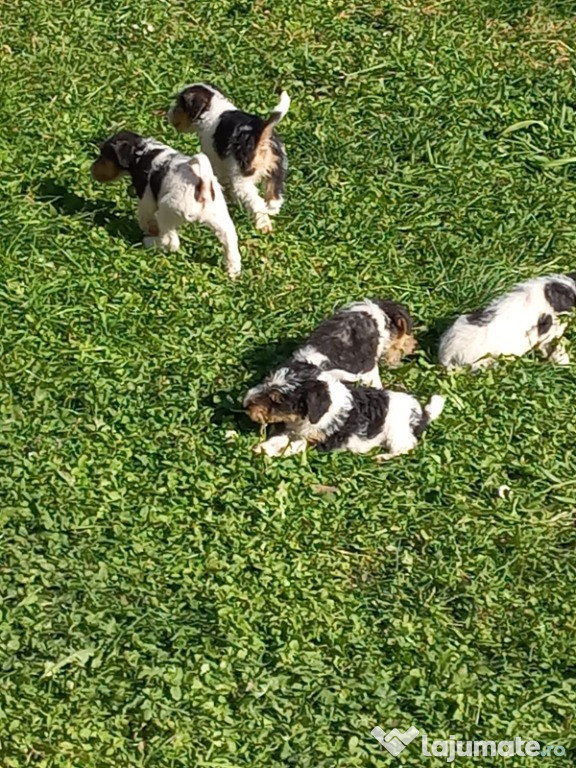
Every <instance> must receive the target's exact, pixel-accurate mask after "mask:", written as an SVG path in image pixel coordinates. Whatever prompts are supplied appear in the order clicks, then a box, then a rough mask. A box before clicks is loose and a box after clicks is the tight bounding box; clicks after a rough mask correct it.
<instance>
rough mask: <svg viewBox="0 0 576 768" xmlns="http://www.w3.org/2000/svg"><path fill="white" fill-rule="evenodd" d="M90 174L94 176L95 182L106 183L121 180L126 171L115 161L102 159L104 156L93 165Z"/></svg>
mask: <svg viewBox="0 0 576 768" xmlns="http://www.w3.org/2000/svg"><path fill="white" fill-rule="evenodd" d="M90 173H91V174H92V178H93V179H95V181H101V182H104V183H106V182H109V181H116V180H117V179H119V178H120V177H121V176H122V175H123V174H124V170H123V169H122V168H120V167H119V166H118V165H117V164H116V163H115V162H114V161H113V160H111V159H109V158H106V157H102V155H100V157H98V158H97V159H96V160H95V161H94V162H93V163H92V167H91V168H90Z"/></svg>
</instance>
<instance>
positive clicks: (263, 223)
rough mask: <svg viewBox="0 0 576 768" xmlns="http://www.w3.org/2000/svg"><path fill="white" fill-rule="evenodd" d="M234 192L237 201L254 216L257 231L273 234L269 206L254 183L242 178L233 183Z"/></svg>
mask: <svg viewBox="0 0 576 768" xmlns="http://www.w3.org/2000/svg"><path fill="white" fill-rule="evenodd" d="M232 190H233V192H234V196H235V197H236V199H237V200H238V201H239V202H240V203H241V204H242V205H243V206H244V207H245V208H246V209H247V210H248V211H250V213H252V215H253V216H254V224H255V227H256V229H259V230H261V231H262V232H272V222H271V221H270V216H269V215H268V206H267V205H266V201H265V200H264V198H262V197H260V195H259V194H258V189H257V187H256V185H255V184H254V182H252V181H250V180H249V179H247V178H245V177H242V178H239V179H234V180H233V181H232Z"/></svg>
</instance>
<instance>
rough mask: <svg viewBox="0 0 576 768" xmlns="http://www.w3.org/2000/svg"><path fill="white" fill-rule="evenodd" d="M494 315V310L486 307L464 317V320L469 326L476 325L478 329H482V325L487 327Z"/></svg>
mask: <svg viewBox="0 0 576 768" xmlns="http://www.w3.org/2000/svg"><path fill="white" fill-rule="evenodd" d="M495 314H496V310H495V309H494V308H493V307H486V308H485V309H478V310H476V312H472V313H471V314H469V315H466V319H467V320H468V322H469V323H470V325H478V326H479V327H482V326H484V325H489V324H490V323H491V322H492V320H493V319H494V316H495Z"/></svg>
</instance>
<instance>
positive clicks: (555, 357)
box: [548, 347, 570, 365]
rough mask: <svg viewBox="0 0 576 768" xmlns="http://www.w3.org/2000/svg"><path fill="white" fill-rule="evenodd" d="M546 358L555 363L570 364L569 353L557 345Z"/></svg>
mask: <svg viewBox="0 0 576 768" xmlns="http://www.w3.org/2000/svg"><path fill="white" fill-rule="evenodd" d="M548 359H549V360H550V362H552V363H555V364H556V365H570V355H569V354H568V352H566V350H565V349H563V348H562V347H557V348H556V349H555V350H554V352H552V354H551V355H550V357H549V358H548Z"/></svg>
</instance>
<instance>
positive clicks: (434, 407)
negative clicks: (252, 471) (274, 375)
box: [255, 372, 444, 461]
mask: <svg viewBox="0 0 576 768" xmlns="http://www.w3.org/2000/svg"><path fill="white" fill-rule="evenodd" d="M443 408H444V398H443V397H441V396H440V395H434V396H433V397H432V398H431V399H430V402H429V403H428V404H427V405H426V406H424V408H422V407H421V406H420V404H419V403H418V401H417V400H416V398H415V397H412V395H408V394H405V393H403V392H392V391H390V390H388V389H373V388H371V387H353V386H351V385H350V384H346V383H343V382H341V381H338V380H337V379H334V378H333V377H332V375H331V373H330V372H326V373H319V374H318V375H317V376H308V377H304V378H303V379H302V380H301V381H300V382H299V383H298V384H296V385H294V386H291V387H284V388H282V389H280V388H279V389H278V390H276V396H275V397H274V398H271V404H270V407H269V409H268V412H267V414H266V420H267V423H280V424H282V425H283V428H282V430H281V431H280V432H279V433H276V434H275V435H273V436H272V437H270V438H269V439H268V440H266V441H265V442H263V443H261V444H260V445H258V446H256V449H255V450H256V452H257V453H265V454H266V455H267V456H281V455H289V456H290V455H293V454H295V453H300V452H302V451H304V450H306V446H307V445H308V444H312V445H314V446H315V447H316V448H317V449H318V450H319V451H352V453H368V451H371V450H372V449H373V448H376V447H380V446H385V447H386V448H387V451H388V452H387V453H383V454H379V455H378V456H376V460H377V461H386V460H388V459H392V458H394V457H395V456H400V455H401V454H403V453H408V451H411V450H412V449H413V448H415V447H416V445H417V443H418V438H419V437H420V435H421V434H422V433H423V432H424V430H425V429H426V427H427V426H428V425H429V424H430V422H431V421H434V420H435V419H437V418H438V416H440V414H441V413H442V409H443ZM261 415H262V414H260V416H261Z"/></svg>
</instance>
